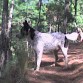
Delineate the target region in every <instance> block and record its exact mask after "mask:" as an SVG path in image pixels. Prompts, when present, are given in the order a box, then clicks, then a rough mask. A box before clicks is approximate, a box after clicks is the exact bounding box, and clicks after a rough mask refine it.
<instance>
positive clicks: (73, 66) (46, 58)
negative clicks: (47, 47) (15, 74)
mask: <svg viewBox="0 0 83 83" xmlns="http://www.w3.org/2000/svg"><path fill="white" fill-rule="evenodd" d="M68 55H69V57H68V59H69V63H68V64H69V68H68V69H64V65H65V64H64V62H63V61H61V62H58V65H56V67H55V66H54V65H53V64H54V56H53V55H43V58H42V64H41V68H40V71H39V72H34V71H32V70H27V71H26V73H25V77H26V79H28V82H29V83H83V44H74V45H70V47H69V51H68ZM59 58H63V55H62V53H61V52H59Z"/></svg>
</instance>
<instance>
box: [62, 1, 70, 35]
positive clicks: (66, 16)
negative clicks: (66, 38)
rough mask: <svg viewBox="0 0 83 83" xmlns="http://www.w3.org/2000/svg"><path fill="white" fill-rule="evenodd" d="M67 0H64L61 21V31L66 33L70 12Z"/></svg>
mask: <svg viewBox="0 0 83 83" xmlns="http://www.w3.org/2000/svg"><path fill="white" fill-rule="evenodd" d="M69 2H70V0H65V10H64V22H63V27H62V32H63V33H65V34H66V33H67V30H66V29H67V22H68V14H69V13H70V10H69V5H70V4H69Z"/></svg>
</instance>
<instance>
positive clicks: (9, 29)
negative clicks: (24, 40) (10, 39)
mask: <svg viewBox="0 0 83 83" xmlns="http://www.w3.org/2000/svg"><path fill="white" fill-rule="evenodd" d="M13 9H14V0H12V2H11V5H10V11H9V20H8V30H7V33H8V35H9V33H10V31H11V24H12V15H13Z"/></svg>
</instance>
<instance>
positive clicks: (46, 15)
mask: <svg viewBox="0 0 83 83" xmlns="http://www.w3.org/2000/svg"><path fill="white" fill-rule="evenodd" d="M25 19H26V20H27V21H28V22H29V23H30V25H31V26H32V27H33V28H35V29H37V30H39V31H41V32H55V31H62V32H64V33H67V32H72V31H73V30H74V29H75V28H76V27H80V28H83V0H0V41H1V42H0V83H27V80H26V79H25V77H24V72H25V70H26V69H29V68H31V67H32V66H33V65H31V64H29V63H30V61H31V60H32V59H31V57H32V55H33V51H32V50H31V46H29V45H27V40H26V38H23V39H20V40H19V39H18V38H17V37H16V35H17V34H18V33H19V32H20V29H21V27H22V23H23V21H24V20H25Z"/></svg>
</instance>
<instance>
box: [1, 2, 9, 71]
mask: <svg viewBox="0 0 83 83" xmlns="http://www.w3.org/2000/svg"><path fill="white" fill-rule="evenodd" d="M7 29H8V0H3V12H2V32H1V42H2V46H1V47H2V48H1V51H2V55H3V57H4V62H3V67H2V70H3V71H4V69H5V66H6V63H7V60H8V57H9V47H10V46H9V37H8V33H7Z"/></svg>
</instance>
